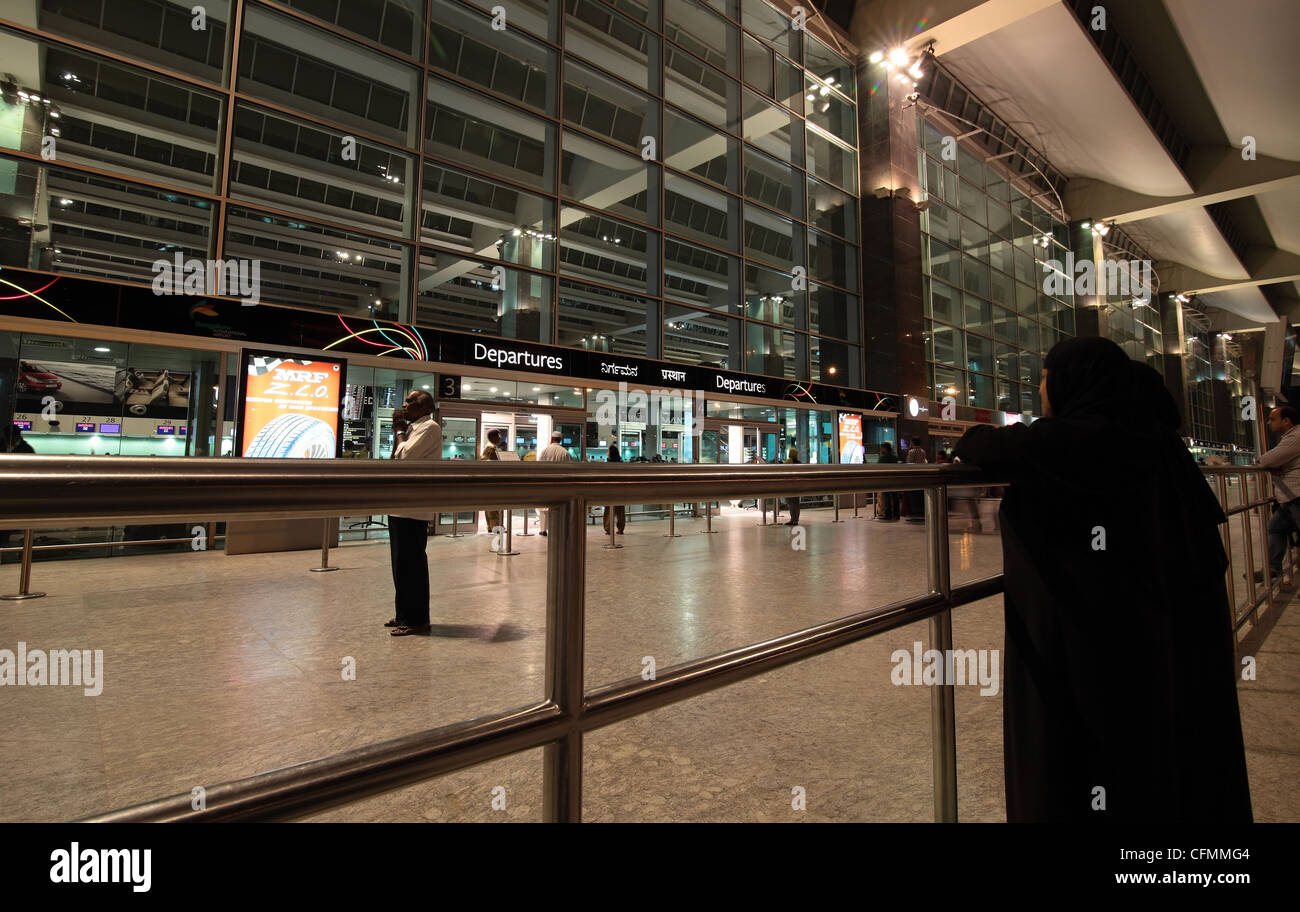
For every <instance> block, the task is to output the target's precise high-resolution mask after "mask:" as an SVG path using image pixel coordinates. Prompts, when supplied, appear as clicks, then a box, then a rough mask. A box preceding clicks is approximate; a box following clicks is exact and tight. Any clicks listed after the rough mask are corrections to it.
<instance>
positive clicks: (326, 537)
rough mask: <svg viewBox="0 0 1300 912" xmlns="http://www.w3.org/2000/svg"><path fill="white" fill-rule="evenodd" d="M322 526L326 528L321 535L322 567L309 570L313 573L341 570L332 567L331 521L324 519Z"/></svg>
mask: <svg viewBox="0 0 1300 912" xmlns="http://www.w3.org/2000/svg"><path fill="white" fill-rule="evenodd" d="M321 525H322V526H324V527H325V531H324V533H323V534H322V535H321V542H320V566H319V567H309V568H308V569H309V570H311V572H312V573H327V572H329V571H330V570H337V569H339V568H338V567H331V566H330V521H329V520H328V519H322V520H321Z"/></svg>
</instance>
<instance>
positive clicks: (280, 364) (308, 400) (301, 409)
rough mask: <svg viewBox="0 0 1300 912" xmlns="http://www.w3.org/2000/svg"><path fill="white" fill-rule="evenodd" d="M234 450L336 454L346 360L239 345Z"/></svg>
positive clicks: (277, 455)
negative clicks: (236, 433) (238, 381)
mask: <svg viewBox="0 0 1300 912" xmlns="http://www.w3.org/2000/svg"><path fill="white" fill-rule="evenodd" d="M241 362H242V364H243V371H242V373H241V376H242V379H243V382H242V383H240V387H239V415H240V422H239V434H238V440H237V441H236V445H235V451H236V452H237V453H239V454H240V455H241V456H247V457H249V458H253V459H333V458H334V457H335V456H337V455H339V444H340V440H341V436H342V435H341V434H340V428H341V424H342V407H343V395H342V394H343V390H344V383H343V378H344V376H345V375H346V373H347V362H346V361H341V360H337V359H334V358H301V357H293V356H289V355H284V354H281V353H278V352H269V351H254V350H252V349H244V350H243V352H242V353H241Z"/></svg>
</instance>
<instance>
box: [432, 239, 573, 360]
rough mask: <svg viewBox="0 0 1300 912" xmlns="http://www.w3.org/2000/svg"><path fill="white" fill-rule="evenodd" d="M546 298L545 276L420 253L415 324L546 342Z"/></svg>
mask: <svg viewBox="0 0 1300 912" xmlns="http://www.w3.org/2000/svg"><path fill="white" fill-rule="evenodd" d="M494 270H500V272H496V271H494ZM502 273H504V282H502V281H501V279H502ZM551 297H552V288H551V279H550V278H549V277H547V276H542V275H537V274H535V273H531V272H524V271H523V270H519V269H514V268H512V267H509V266H500V265H494V264H490V263H487V262H483V261H479V260H472V259H469V258H467V257H460V256H456V255H454V254H450V253H440V252H431V251H427V250H426V251H424V252H422V253H421V254H420V296H419V298H418V299H417V309H416V320H417V322H420V323H426V324H432V325H435V326H441V327H445V328H447V329H455V330H460V331H461V332H481V333H487V334H488V335H492V336H498V337H500V338H505V339H523V340H526V341H529V342H551V341H553V340H552V324H553V322H554V318H555V311H554V308H553V307H552V304H551Z"/></svg>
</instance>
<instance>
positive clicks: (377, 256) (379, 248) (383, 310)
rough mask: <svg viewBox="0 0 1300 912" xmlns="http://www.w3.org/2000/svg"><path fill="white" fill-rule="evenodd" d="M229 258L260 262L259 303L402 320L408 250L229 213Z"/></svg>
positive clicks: (244, 212)
mask: <svg viewBox="0 0 1300 912" xmlns="http://www.w3.org/2000/svg"><path fill="white" fill-rule="evenodd" d="M226 215H227V218H226V244H225V250H224V256H226V257H238V258H243V259H249V260H252V259H257V260H260V261H261V288H262V300H263V301H269V302H272V303H276V304H292V305H296V306H299V307H309V308H312V309H314V310H326V311H331V312H335V313H344V314H360V315H362V316H367V317H370V316H373V317H378V318H380V319H385V318H386V319H390V320H396V319H398V315H399V314H400V313H403V312H404V311H405V310H406V307H405V305H406V303H407V301H408V297H409V295H408V291H407V289H408V288H409V287H410V277H411V265H412V264H411V248H410V247H409V246H408V245H406V244H399V243H397V242H396V241H383V240H379V239H377V238H373V237H369V236H368V235H361V234H356V233H354V232H351V231H345V230H341V229H338V228H332V227H328V226H324V225H316V224H313V223H310V222H304V221H303V220H302V219H301V218H300V217H294V219H293V220H292V221H289V220H286V219H282V218H280V217H278V216H271V215H264V214H263V213H261V212H258V211H255V210H249V209H243V208H239V207H236V206H232V207H230V208H229V209H228V210H227V212H226Z"/></svg>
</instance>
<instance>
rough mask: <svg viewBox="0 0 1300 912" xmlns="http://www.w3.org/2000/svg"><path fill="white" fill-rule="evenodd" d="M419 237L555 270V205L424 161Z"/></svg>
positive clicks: (458, 248)
mask: <svg viewBox="0 0 1300 912" xmlns="http://www.w3.org/2000/svg"><path fill="white" fill-rule="evenodd" d="M420 237H421V238H422V239H423V240H425V241H428V242H432V243H436V244H439V245H441V246H443V247H450V248H452V249H454V250H456V251H457V252H460V253H469V254H473V255H475V256H479V257H484V258H486V259H489V260H494V259H499V260H502V261H504V262H507V263H514V264H516V265H521V266H532V267H533V268H535V269H544V270H550V269H554V268H555V204H554V203H553V202H552V201H551V200H550V199H547V198H545V197H541V196H537V195H535V194H532V193H528V192H527V191H525V190H520V189H518V188H516V187H513V186H510V185H508V184H502V183H498V182H497V181H491V180H487V179H486V178H483V177H479V176H478V175H476V174H470V173H469V172H467V171H461V170H458V169H456V168H451V167H448V166H446V165H440V164H438V163H436V162H432V161H426V162H425V164H424V210H423V213H422V220H421V224H420Z"/></svg>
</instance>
